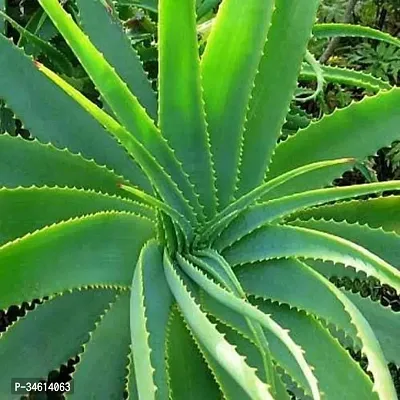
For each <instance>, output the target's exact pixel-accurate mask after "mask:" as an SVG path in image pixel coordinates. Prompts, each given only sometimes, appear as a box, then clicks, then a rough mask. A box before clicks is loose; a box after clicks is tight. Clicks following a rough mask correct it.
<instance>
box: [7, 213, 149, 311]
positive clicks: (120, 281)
mask: <svg viewBox="0 0 400 400" xmlns="http://www.w3.org/2000/svg"><path fill="white" fill-rule="evenodd" d="M152 235H154V232H153V227H152V223H151V222H150V221H148V220H145V219H143V218H140V217H138V216H135V215H133V214H127V213H122V212H120V213H117V212H108V213H98V214H95V215H93V216H88V217H82V218H77V219H74V220H70V221H67V222H61V223H59V224H56V225H52V226H50V227H47V228H44V229H42V230H40V231H37V232H35V233H34V234H32V235H28V236H25V237H24V238H22V239H18V240H16V241H15V242H9V243H7V244H5V245H4V246H2V247H0V292H1V298H0V309H2V308H6V307H9V306H10V305H12V304H19V303H22V302H23V301H30V300H31V299H37V298H39V299H40V298H42V297H44V296H47V295H51V294H53V293H56V292H61V291H65V290H68V289H73V288H80V287H83V286H86V285H97V284H99V285H100V284H102V285H116V286H117V285H125V286H126V285H130V282H131V281H132V276H133V271H134V265H135V263H136V261H137V258H138V256H139V252H140V249H141V247H142V246H143V244H144V243H145V242H146V241H147V240H148V239H150V238H151V237H152Z"/></svg>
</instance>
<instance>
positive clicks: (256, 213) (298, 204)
mask: <svg viewBox="0 0 400 400" xmlns="http://www.w3.org/2000/svg"><path fill="white" fill-rule="evenodd" d="M396 189H400V182H399V181H393V182H378V183H371V184H365V185H352V186H347V187H333V188H328V189H317V190H310V191H306V192H300V193H296V194H294V195H290V196H286V197H281V198H277V199H274V200H270V201H267V202H264V203H262V204H257V205H255V206H252V207H250V208H248V209H247V210H245V211H244V212H243V213H242V214H240V215H239V216H237V217H236V219H234V220H233V221H232V222H231V224H230V225H229V226H228V227H227V228H226V229H225V230H224V231H223V232H222V233H221V234H220V235H219V236H218V238H217V240H216V241H215V243H214V246H215V248H216V249H217V250H222V249H224V248H226V247H227V246H230V245H231V244H232V243H234V242H235V241H236V240H238V239H240V238H241V237H243V236H244V235H246V234H248V233H250V232H252V231H253V230H254V229H256V228H258V227H260V226H262V225H265V224H267V223H270V222H273V221H278V220H279V219H282V218H284V217H285V216H287V215H290V214H292V213H295V212H298V211H299V210H301V209H302V208H307V207H311V206H316V205H318V204H323V203H327V202H331V201H337V200H342V199H346V198H352V197H355V196H362V195H365V194H370V193H377V192H383V191H385V190H396ZM300 215H302V214H301V213H300ZM289 220H291V218H290V217H289Z"/></svg>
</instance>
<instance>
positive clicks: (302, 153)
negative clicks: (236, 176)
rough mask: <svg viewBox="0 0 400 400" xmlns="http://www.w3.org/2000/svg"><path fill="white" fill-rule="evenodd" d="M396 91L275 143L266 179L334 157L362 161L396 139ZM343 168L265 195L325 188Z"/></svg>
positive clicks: (399, 96)
mask: <svg viewBox="0 0 400 400" xmlns="http://www.w3.org/2000/svg"><path fill="white" fill-rule="evenodd" d="M399 102H400V89H399V88H395V89H392V90H390V91H386V92H381V93H380V94H379V95H377V96H374V97H365V98H364V99H363V100H362V101H360V102H359V103H356V104H352V105H351V106H349V107H347V108H344V109H341V110H337V111H335V112H334V113H332V114H331V115H329V116H325V117H324V118H323V119H321V120H320V121H318V122H314V123H312V124H311V125H309V126H308V127H307V128H305V129H303V130H301V131H299V132H298V133H297V134H296V135H294V136H292V137H290V138H289V139H287V140H286V141H284V142H282V143H281V144H279V145H278V146H277V148H276V150H275V154H274V156H273V158H272V162H271V165H270V169H269V172H268V174H267V179H271V178H273V177H275V176H279V175H281V174H282V173H284V172H286V171H290V170H291V169H293V168H296V167H298V166H300V165H305V164H308V163H310V162H313V161H317V160H318V161H321V160H326V159H328V158H330V159H332V158H334V157H354V158H357V159H359V160H362V159H364V158H366V157H368V156H370V155H373V154H375V152H376V151H377V150H378V149H379V148H381V147H385V146H390V145H391V143H392V142H393V141H394V140H397V139H398V137H399V132H400V113H399V112H398V105H399ZM345 170H346V167H345V166H334V167H332V168H330V169H326V170H323V171H322V170H321V171H317V172H311V173H309V174H305V175H304V176H302V177H298V178H296V179H295V180H293V181H291V182H290V185H289V184H287V185H282V186H281V187H279V188H277V189H276V190H274V191H272V192H271V193H269V194H268V197H269V198H276V197H279V196H282V195H285V194H291V193H297V192H300V191H304V190H307V189H313V188H320V187H324V186H326V185H329V184H330V183H331V182H332V181H333V180H334V179H335V178H337V177H340V176H341V175H342V174H343V172H345Z"/></svg>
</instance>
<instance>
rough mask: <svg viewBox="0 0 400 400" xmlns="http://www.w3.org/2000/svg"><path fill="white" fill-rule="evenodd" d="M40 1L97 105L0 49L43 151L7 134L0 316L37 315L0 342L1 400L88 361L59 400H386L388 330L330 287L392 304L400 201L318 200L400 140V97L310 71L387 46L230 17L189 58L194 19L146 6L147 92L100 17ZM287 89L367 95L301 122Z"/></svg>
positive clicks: (10, 103)
mask: <svg viewBox="0 0 400 400" xmlns="http://www.w3.org/2000/svg"><path fill="white" fill-rule="evenodd" d="M39 3H40V4H41V6H42V7H43V10H44V11H45V13H46V14H47V15H48V17H49V18H50V19H51V21H52V23H53V24H54V26H55V27H56V29H57V30H58V31H59V33H60V34H61V35H62V36H63V38H64V39H65V41H66V42H67V43H68V45H69V46H70V48H71V50H72V51H73V52H74V54H75V56H76V58H77V59H78V60H79V62H80V64H81V65H82V67H83V68H84V69H85V71H86V73H87V74H88V76H89V77H90V79H91V80H92V81H93V83H94V85H95V86H96V88H97V90H98V93H99V95H100V101H101V103H102V105H103V107H99V106H98V105H97V104H95V103H94V102H92V101H91V100H90V99H89V98H88V97H86V96H85V95H84V94H82V93H81V92H80V91H79V90H77V88H76V87H74V85H72V84H71V82H70V81H69V80H68V79H65V76H64V75H68V73H67V72H66V70H68V68H69V67H70V66H69V65H68V63H69V60H68V59H66V58H65V57H64V56H63V54H61V53H55V49H54V48H53V47H51V44H50V43H49V42H46V41H45V40H42V39H41V38H40V37H39V36H35V35H34V34H32V33H29V32H28V31H27V30H26V29H25V30H24V28H22V27H18V26H17V25H14V27H15V29H17V30H19V32H20V33H21V35H22V37H23V38H24V40H26V41H27V42H30V43H31V44H32V43H33V44H35V45H36V46H37V47H38V48H39V50H40V52H41V53H43V52H44V53H45V54H49V52H50V53H51V54H52V55H51V56H49V59H52V60H53V64H52V66H54V68H53V69H50V68H48V67H47V66H45V65H43V64H41V63H39V62H38V61H36V60H34V59H33V58H32V57H28V56H26V55H25V54H24V52H23V50H22V49H20V48H18V47H17V46H15V45H14V44H13V43H12V42H11V41H10V40H8V39H7V38H6V37H5V36H0V68H1V71H2V73H1V74H0V98H1V99H2V100H3V101H4V103H3V104H4V107H9V109H10V110H13V112H15V114H16V116H17V117H18V118H19V119H20V120H21V121H23V123H24V127H25V128H26V129H27V130H29V132H30V133H31V134H32V136H33V137H34V139H33V140H24V139H22V138H20V137H12V136H10V135H7V134H4V135H0V160H1V168H0V186H1V189H0V208H1V210H2V214H1V229H0V309H5V308H7V307H10V306H11V305H18V304H21V303H23V302H27V301H28V302H30V301H33V300H34V299H40V300H42V299H43V301H42V302H41V303H40V304H38V305H37V306H36V307H35V309H34V310H33V311H29V312H28V313H27V315H26V316H25V317H23V318H20V319H18V320H17V321H16V322H15V323H14V324H12V325H11V326H10V327H8V329H7V331H6V332H5V333H3V334H2V336H1V338H0V354H1V361H0V398H8V397H7V396H8V395H9V388H10V379H11V378H12V377H24V376H25V377H45V376H47V374H48V372H49V371H51V370H53V369H56V368H58V367H59V366H60V364H62V363H65V362H66V361H67V360H68V359H70V358H71V357H75V356H76V355H79V363H78V364H77V365H76V371H75V372H74V374H73V381H74V384H75V394H73V395H69V394H67V398H69V397H73V398H82V399H88V398H95V399H106V398H107V399H109V398H116V399H119V398H123V396H124V395H125V396H127V397H128V398H129V399H137V398H140V399H160V400H161V399H168V398H172V399H174V400H175V399H189V398H191V399H220V398H226V399H238V400H239V399H240V400H243V399H258V400H261V399H262V400H265V399H277V400H286V399H289V398H290V394H289V392H290V393H292V394H293V393H296V396H298V397H300V398H301V397H304V396H311V397H312V398H313V399H315V400H319V399H322V398H323V399H332V400H336V399H346V400H352V399H354V400H359V399H365V400H367V399H381V400H395V399H397V396H396V392H395V388H394V385H393V382H392V379H391V376H390V372H389V369H388V367H387V364H388V363H389V362H393V363H395V364H397V365H399V364H400V351H399V349H400V346H399V342H398V332H399V330H398V329H399V318H398V315H397V316H396V314H395V313H394V312H392V311H391V310H390V309H385V308H384V307H382V306H381V305H379V304H377V303H374V302H373V301H372V300H371V299H369V298H363V297H361V296H360V295H358V294H352V293H349V292H347V291H346V290H344V289H339V288H337V287H336V286H335V285H333V283H331V282H330V280H329V278H331V277H332V276H337V277H346V276H349V277H354V276H358V277H361V279H364V280H366V279H367V278H366V277H367V276H373V277H375V278H376V279H378V280H379V281H380V282H381V283H382V284H386V285H388V286H390V287H392V288H394V289H395V290H397V291H399V290H400V272H399V269H398V268H399V266H400V253H399V249H400V236H399V235H400V214H399V210H400V197H398V196H386V197H382V196H380V195H381V194H382V193H383V192H385V191H391V192H395V191H397V190H400V182H399V181H392V182H378V183H370V184H365V185H355V186H350V187H330V185H331V183H332V181H333V180H334V179H335V178H338V177H340V176H341V175H342V174H343V173H344V172H345V171H347V170H349V169H351V168H352V167H353V166H354V165H355V163H356V162H358V161H362V160H364V159H365V158H367V157H368V156H370V155H373V154H375V152H376V151H377V150H378V149H379V148H381V147H383V146H389V145H390V144H391V143H392V142H393V141H395V140H398V139H399V135H400V112H399V110H400V89H397V88H391V87H390V85H389V84H387V83H386V82H382V81H381V80H379V79H377V78H374V77H372V76H370V75H366V74H364V73H361V72H358V71H352V70H346V69H344V68H332V67H323V68H322V67H321V66H318V65H317V63H316V61H315V59H313V57H312V56H311V54H310V53H308V52H307V45H308V42H309V40H310V39H311V38H312V36H313V35H314V36H317V37H324V36H337V35H361V36H363V35H364V36H366V35H367V37H369V36H373V38H375V39H378V40H384V41H389V42H390V43H392V44H396V45H398V41H397V39H395V38H391V37H389V36H388V35H384V36H383V37H382V36H381V35H379V33H377V32H376V31H374V30H372V29H369V30H365V29H363V28H361V27H354V26H353V27H352V26H347V25H339V26H334V25H331V24H323V25H315V26H314V23H315V19H316V15H317V10H318V7H319V1H318V0H249V1H245V2H243V1H242V0H224V1H223V2H222V4H221V5H220V7H219V9H218V13H217V16H216V17H215V20H214V21H213V22H212V23H211V24H209V25H210V27H211V31H210V32H209V35H208V36H207V41H206V46H205V49H204V52H203V53H202V54H201V57H200V56H199V49H198V36H197V35H198V33H197V29H198V27H197V18H196V2H195V1H194V0H186V1H182V2H179V5H177V3H176V2H174V1H172V0H159V2H158V4H157V2H154V1H150V0H148V1H147V2H146V4H147V8H149V9H152V10H153V11H157V12H158V34H157V36H158V52H159V57H158V62H159V72H158V74H159V75H158V90H157V93H155V92H154V91H153V89H152V86H151V83H150V82H149V80H148V78H147V75H146V73H145V72H144V69H143V67H142V63H141V60H140V58H139V56H138V54H137V53H136V51H135V50H134V49H133V48H132V46H131V42H130V41H129V39H128V38H127V36H126V35H125V32H124V29H123V28H122V26H121V24H120V21H119V20H118V18H117V15H116V13H115V10H114V9H113V7H112V5H110V3H109V2H106V1H102V0H77V1H76V3H77V7H78V9H79V12H78V13H77V15H76V17H77V20H76V21H75V19H73V18H72V17H71V15H70V14H69V13H67V12H66V11H65V10H64V9H63V6H62V4H60V3H59V2H58V0H39ZM216 3H217V2H215V1H211V2H207V1H204V2H202V3H201V4H200V6H202V5H204V4H210V5H211V8H212V7H214V6H215V5H216ZM199 8H200V7H198V12H200V11H199ZM6 18H7V17H6ZM8 21H9V19H8ZM9 22H10V21H9ZM10 23H11V22H10ZM27 32H28V33H27ZM368 35H369V36H368ZM304 60H306V61H307V62H304ZM10 66H12V67H11V68H10ZM299 78H300V79H314V80H315V79H317V80H318V81H319V82H321V83H322V84H323V82H324V81H332V82H336V83H337V82H339V83H342V84H350V85H355V86H357V85H359V86H361V87H365V88H368V89H372V91H373V92H376V95H374V96H371V97H368V98H365V99H364V100H362V101H360V102H359V103H354V104H351V105H350V106H349V107H347V108H344V109H342V110H338V111H336V112H334V113H333V114H331V115H329V116H326V117H324V118H322V119H321V120H320V121H317V122H314V121H310V120H309V119H308V118H307V116H306V115H305V114H304V113H302V111H301V109H300V108H296V106H293V104H292V100H293V98H294V96H295V93H296V89H297V84H298V80H299ZM322 78H323V79H322ZM7 109H8V108H7ZM288 115H289V116H288ZM288 123H292V124H294V126H295V128H301V129H300V130H298V131H297V129H294V131H297V133H293V132H292V133H291V134H290V135H289V137H288V138H287V139H286V140H281V139H282V137H281V134H282V128H283V126H284V125H285V126H287V125H288ZM278 142H279V143H278ZM277 143H278V144H277ZM371 194H374V195H377V196H378V197H377V198H376V199H373V200H360V199H357V198H360V197H361V196H362V197H363V198H365V196H367V195H371ZM354 198H355V199H354ZM351 199H352V200H351ZM350 200H351V201H350ZM346 348H351V349H354V350H357V351H361V352H362V354H363V355H365V356H366V357H367V359H368V367H367V368H368V371H369V373H370V374H372V377H373V380H372V379H371V378H370V376H369V375H368V374H367V372H366V371H365V370H363V369H362V368H361V367H360V365H359V364H358V363H357V362H356V361H355V360H354V359H353V358H352V357H351V355H350V354H349V353H348V352H347V351H346ZM4 360H6V361H4Z"/></svg>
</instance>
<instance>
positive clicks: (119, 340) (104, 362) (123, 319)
mask: <svg viewBox="0 0 400 400" xmlns="http://www.w3.org/2000/svg"><path fill="white" fill-rule="evenodd" d="M129 333H130V332H129V292H128V291H126V292H124V293H121V294H120V295H119V296H118V297H117V299H116V301H115V302H114V303H113V304H112V305H111V307H110V309H109V310H108V311H107V312H106V313H105V315H103V316H102V318H101V320H100V321H99V322H98V323H97V324H96V328H95V329H94V331H92V332H91V334H90V339H89V341H88V342H87V343H86V344H85V345H84V349H83V353H81V354H79V358H80V361H79V363H78V364H77V365H76V366H75V372H74V373H73V375H72V378H73V381H74V394H73V395H71V396H69V395H68V394H67V399H68V398H73V399H88V398H90V399H99V398H107V399H112V398H115V399H117V398H118V399H121V398H123V394H124V384H125V376H126V368H127V365H128V354H129V345H130V335H129ZM105 377H107V379H105Z"/></svg>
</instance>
